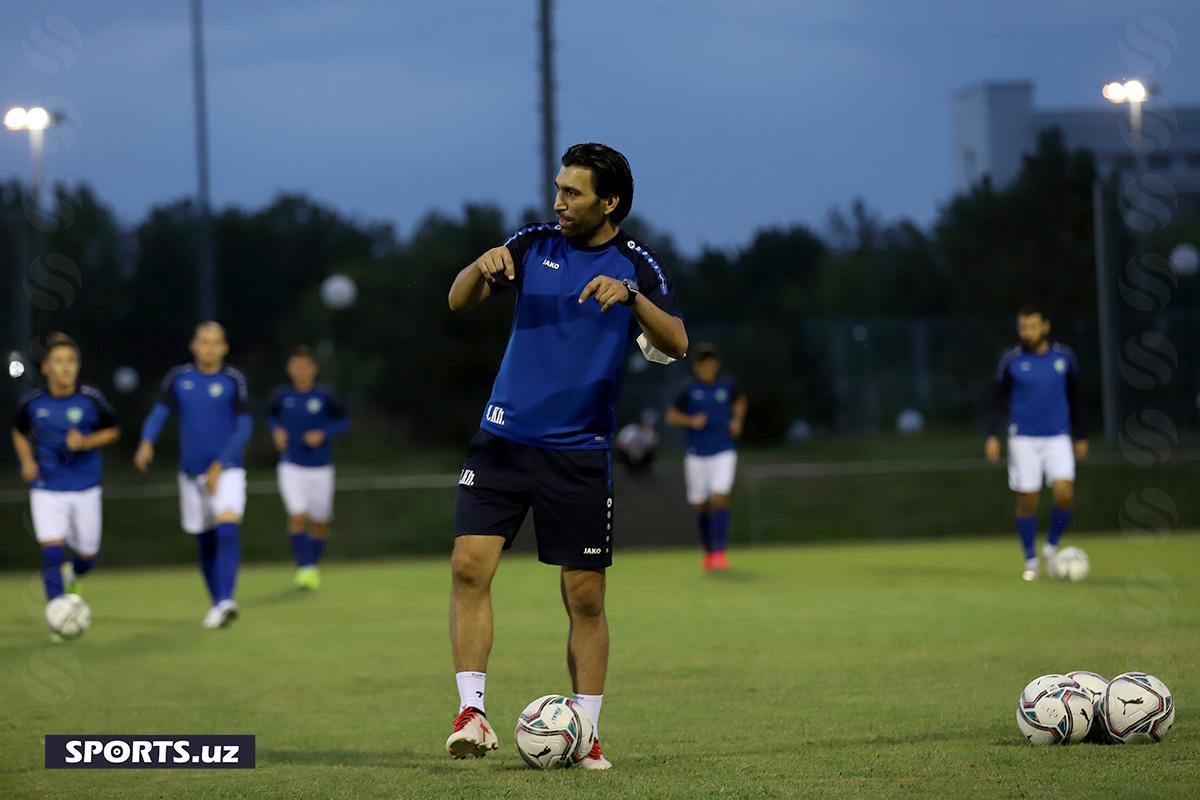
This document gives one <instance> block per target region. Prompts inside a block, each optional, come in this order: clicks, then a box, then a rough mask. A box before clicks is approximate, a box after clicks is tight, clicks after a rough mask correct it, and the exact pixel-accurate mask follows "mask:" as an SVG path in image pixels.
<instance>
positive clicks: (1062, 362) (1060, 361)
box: [1054, 358, 1067, 375]
mask: <svg viewBox="0 0 1200 800" xmlns="http://www.w3.org/2000/svg"><path fill="white" fill-rule="evenodd" d="M1054 371H1055V372H1057V373H1058V374H1059V375H1065V374H1066V372H1067V360H1066V359H1065V358H1056V359H1054Z"/></svg>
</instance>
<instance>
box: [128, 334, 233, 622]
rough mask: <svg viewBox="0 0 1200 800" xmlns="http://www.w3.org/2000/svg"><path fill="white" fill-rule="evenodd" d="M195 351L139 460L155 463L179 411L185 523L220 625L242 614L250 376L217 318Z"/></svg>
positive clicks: (174, 378)
mask: <svg viewBox="0 0 1200 800" xmlns="http://www.w3.org/2000/svg"><path fill="white" fill-rule="evenodd" d="M191 351H192V356H193V357H194V358H195V361H194V362H193V363H191V364H183V365H181V366H178V367H175V368H174V369H172V370H171V371H170V372H168V373H167V375H166V377H165V378H163V382H162V388H161V389H160V391H159V396H158V402H157V403H155V404H154V408H153V409H151V411H150V414H149V416H147V417H146V421H145V423H144V424H143V425H142V440H141V444H139V445H138V449H137V453H136V454H135V455H134V463H135V464H136V465H137V468H138V469H139V470H141V471H142V472H145V471H146V470H148V469H149V468H150V462H151V461H153V460H154V442H155V440H157V439H158V435H159V434H160V433H161V432H162V428H163V424H164V423H165V422H166V421H167V418H168V417H169V416H170V415H171V412H175V413H177V414H178V415H179V456H180V458H179V462H180V464H179V512H180V526H181V527H182V528H183V530H184V531H185V532H186V533H190V534H192V535H194V536H195V537H196V542H197V545H198V547H199V551H200V552H199V556H200V571H201V572H202V573H203V574H204V583H205V585H206V586H207V587H208V593H209V595H210V596H211V598H212V608H210V609H209V611H208V613H207V614H205V616H204V627H205V628H220V627H223V626H224V625H227V624H229V622H231V621H232V620H233V619H234V618H236V617H237V614H238V607H237V603H235V602H234V600H233V590H234V586H235V585H236V583H237V573H238V564H239V562H240V560H241V555H240V543H239V541H238V529H239V527H240V526H241V523H242V514H243V512H244V511H245V510H246V470H245V469H244V468H243V467H242V448H243V447H245V446H246V442H247V440H249V438H250V430H251V427H252V425H253V420H252V419H251V417H250V412H249V410H247V408H246V402H247V397H248V393H247V389H246V378H245V377H244V376H243V375H242V373H241V372H240V371H238V370H236V369H234V368H233V367H230V366H227V365H226V364H225V355H226V354H227V353H228V352H229V343H228V341H227V340H226V338H225V328H223V327H222V326H221V325H220V324H218V323H216V322H202V323H200V324H199V325H197V326H196V331H195V334H194V335H193V337H192V343H191Z"/></svg>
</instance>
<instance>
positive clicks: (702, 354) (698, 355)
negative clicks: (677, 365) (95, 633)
mask: <svg viewBox="0 0 1200 800" xmlns="http://www.w3.org/2000/svg"><path fill="white" fill-rule="evenodd" d="M692 354H693V355H694V356H695V359H696V361H697V362H700V361H708V360H709V359H710V358H715V359H718V360H719V359H720V358H721V354H720V353H718V352H717V346H716V345H715V344H710V343H709V342H701V343H700V344H698V345H696V346H695V347H694V348H692Z"/></svg>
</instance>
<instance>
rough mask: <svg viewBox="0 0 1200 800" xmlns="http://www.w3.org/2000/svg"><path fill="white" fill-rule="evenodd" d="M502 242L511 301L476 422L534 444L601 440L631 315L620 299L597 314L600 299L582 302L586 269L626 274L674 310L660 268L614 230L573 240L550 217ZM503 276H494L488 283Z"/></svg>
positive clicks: (594, 444) (584, 444)
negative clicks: (586, 241)
mask: <svg viewBox="0 0 1200 800" xmlns="http://www.w3.org/2000/svg"><path fill="white" fill-rule="evenodd" d="M505 245H506V246H507V247H508V249H509V252H511V253H512V257H513V262H514V264H515V265H516V278H515V279H514V280H513V281H512V282H511V283H512V285H513V286H514V287H515V288H516V291H517V300H516V309H515V312H514V314H513V325H512V331H511V333H510V334H509V339H508V348H507V349H506V350H505V352H504V360H503V361H502V362H501V364H500V370H499V372H497V374H496V381H495V384H494V385H493V387H492V395H491V398H490V399H489V400H488V402H487V407H486V409H485V410H484V415H483V420H482V421H481V422H480V427H481V428H482V429H483V430H485V431H487V432H488V433H493V434H495V435H496V436H502V437H504V438H506V439H511V440H513V441H516V442H520V443H522V444H528V445H532V446H534V447H545V448H552V449H565V450H583V449H600V448H607V447H608V446H609V438H610V437H611V435H612V431H613V427H614V426H615V424H616V413H615V411H614V408H613V406H614V403H615V401H616V397H617V389H618V386H619V383H620V376H621V368H622V367H623V366H624V363H625V359H626V356H627V354H628V352H629V344H630V342H631V341H632V339H633V338H634V337H635V336H636V333H635V330H636V329H637V322H636V321H635V320H634V318H633V312H632V311H630V309H629V308H627V307H625V306H621V305H617V306H613V307H612V308H610V309H609V310H608V311H605V312H603V313H601V311H600V304H599V303H597V302H595V301H594V300H592V299H591V298H589V299H588V300H587V302H585V303H580V302H579V295H580V294H581V293H582V292H583V289H584V287H585V286H587V284H588V283H589V282H590V281H591V280H592V279H593V278H595V277H596V276H598V275H608V276H610V277H613V278H616V279H618V280H630V281H633V282H634V283H636V284H637V286H638V290H639V291H640V292H641V293H642V295H644V296H645V297H646V299H647V300H649V301H650V302H652V303H654V304H655V305H657V306H658V307H659V308H661V309H663V310H664V311H666V312H667V313H669V314H672V315H674V316H679V315H680V314H679V306H678V302H677V299H676V296H675V291H674V287H673V286H672V284H671V278H670V276H669V275H668V274H667V270H666V268H665V267H664V266H663V264H662V262H661V261H660V260H659V259H658V257H657V256H656V255H655V254H654V253H653V252H652V251H651V250H650V249H649V248H648V247H646V246H645V245H644V244H642V243H640V242H638V241H637V240H635V239H632V238H630V237H629V236H627V235H626V234H624V233H621V232H619V231H618V233H617V235H616V236H614V237H613V238H612V239H611V240H609V241H608V242H605V243H604V244H601V245H598V246H595V247H577V246H575V245H573V244H571V243H570V242H568V241H567V239H566V238H565V237H563V235H562V233H561V231H560V230H559V228H558V226H557V225H550V224H538V225H529V226H526V227H524V228H522V229H521V230H519V231H517V233H515V234H514V235H513V236H512V237H511V238H509V240H508V241H507V242H505ZM508 283H509V282H508V281H507V279H504V278H503V276H501V280H499V281H497V282H496V283H494V284H492V291H493V292H496V291H500V290H502V289H503V288H505V286H506V285H507V284H508Z"/></svg>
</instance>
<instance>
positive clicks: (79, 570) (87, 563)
mask: <svg viewBox="0 0 1200 800" xmlns="http://www.w3.org/2000/svg"><path fill="white" fill-rule="evenodd" d="M95 564H96V557H95V556H92V557H91V558H84V557H83V556H75V559H74V560H73V561H72V562H71V566H73V567H74V568H75V577H76V578H82V577H83V576H84V575H87V574H88V573H89V572H91V571H92V567H93V566H95Z"/></svg>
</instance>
